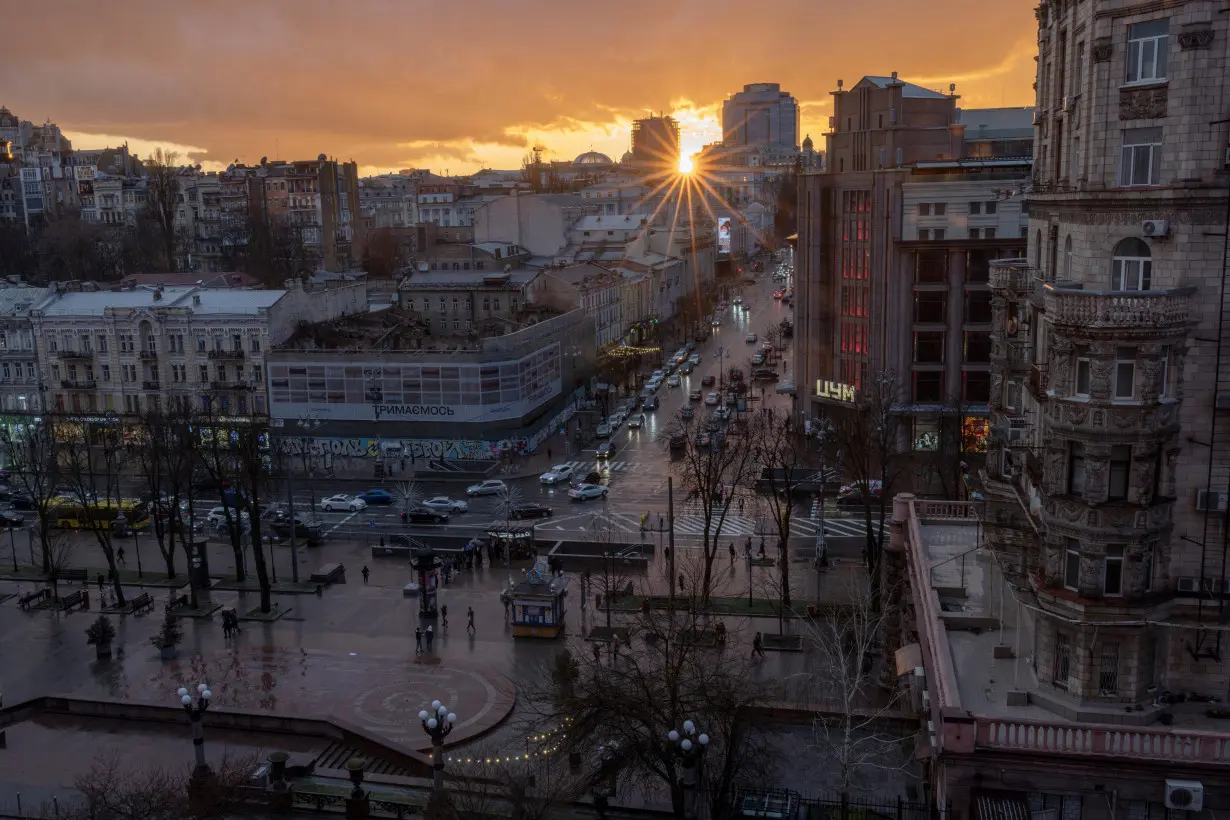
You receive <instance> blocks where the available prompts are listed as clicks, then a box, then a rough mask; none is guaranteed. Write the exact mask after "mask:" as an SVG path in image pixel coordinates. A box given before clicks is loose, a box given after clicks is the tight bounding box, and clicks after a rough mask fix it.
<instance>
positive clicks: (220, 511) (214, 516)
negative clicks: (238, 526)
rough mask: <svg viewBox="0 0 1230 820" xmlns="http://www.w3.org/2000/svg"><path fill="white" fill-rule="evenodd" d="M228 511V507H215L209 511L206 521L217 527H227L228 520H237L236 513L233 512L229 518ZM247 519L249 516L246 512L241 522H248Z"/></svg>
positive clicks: (241, 516)
mask: <svg viewBox="0 0 1230 820" xmlns="http://www.w3.org/2000/svg"><path fill="white" fill-rule="evenodd" d="M227 509H228V508H227V507H214V508H213V509H212V510H210V511H209V513H208V514H206V516H205V520H206V521H208V522H209V523H210V524H213V525H214V526H215V527H221V526H225V525H226V523H227V521H228V520H229V521H234V520H235V513H234V511H231V513H230V515H229V517H228V515H227ZM247 518H248V514H247V513H246V512H245V513H241V514H240V519H239V520H240V521H244V520H247Z"/></svg>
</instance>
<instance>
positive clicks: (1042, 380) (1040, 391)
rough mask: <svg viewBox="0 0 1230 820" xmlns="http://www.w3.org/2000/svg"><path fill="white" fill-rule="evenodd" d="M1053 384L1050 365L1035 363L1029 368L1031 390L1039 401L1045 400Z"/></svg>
mask: <svg viewBox="0 0 1230 820" xmlns="http://www.w3.org/2000/svg"><path fill="white" fill-rule="evenodd" d="M1050 383H1051V371H1050V365H1048V364H1046V363H1044V362H1034V364H1033V365H1031V366H1030V368H1029V389H1030V390H1031V391H1032V392H1033V394H1034V397H1035V398H1037V399H1045V397H1046V390H1047V388H1048V387H1049V386H1050Z"/></svg>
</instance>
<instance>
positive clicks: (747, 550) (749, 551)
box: [743, 535, 752, 558]
mask: <svg viewBox="0 0 1230 820" xmlns="http://www.w3.org/2000/svg"><path fill="white" fill-rule="evenodd" d="M743 552H744V553H745V554H746V555H747V557H748V558H751V557H752V536H750V535H749V536H748V537H747V543H746V544H744V545H743Z"/></svg>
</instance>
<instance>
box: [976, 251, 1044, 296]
mask: <svg viewBox="0 0 1230 820" xmlns="http://www.w3.org/2000/svg"><path fill="white" fill-rule="evenodd" d="M1037 274H1038V271H1037V270H1036V269H1034V268H1032V267H1030V266H1029V263H1028V262H1026V261H1025V260H1024V259H1013V260H1012V261H1011V262H1005V261H1003V260H997V261H992V262H991V270H990V276H989V277H988V279H987V283H988V284H989V285H990V287H991V289H992V290H1009V291H1017V292H1021V291H1028V290H1032V289H1033V287H1034V280H1035V279H1036V278H1037Z"/></svg>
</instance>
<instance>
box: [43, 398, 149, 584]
mask: <svg viewBox="0 0 1230 820" xmlns="http://www.w3.org/2000/svg"><path fill="white" fill-rule="evenodd" d="M61 427H62V428H63V429H65V431H66V432H65V434H64V438H62V439H60V440H59V441H57V444H58V445H59V453H58V463H59V470H60V475H61V478H62V486H63V489H64V498H63V499H61V501H62V502H67V503H70V504H71V505H72V506H73V507H74V508H76V509H77V510H78V511H79V512H77V513H75V516H77V517H79V518H80V519H82V520H83V521H84V524H85V526H87V527H89V529H90V532H92V533H93V534H94V539H95V541H96V542H97V543H98V546H99V548H100V549H101V550H102V552H103V556H104V557H105V558H106V560H107V567H108V569H110V571H111V583H112V587H113V588H114V590H115V603H116V605H117V606H120V607H122V606H124V604H125V600H124V587H123V584H122V583H121V582H120V573H119V566H118V563H117V557H116V544H115V539H116V536H118V535H121V534H122V533H121V529H120V528H119V527H117V526H116V525H115V519H116V518H118V514H119V513H120V512H121V511H122V509H123V508H122V506H121V504H122V501H123V497H122V495H121V493H120V475H121V473H122V472H123V470H124V464H125V461H126V458H125V451H124V448H123V446H122V445H121V442H120V427H119V423H118V419H113V420H111V422H110V423H108V424H107V425H106V426H105V427H103V428H102V429H101V431H100V432H99V436H98V439H99V440H100V441H101V444H99V445H93V446H92V442H91V441H90V439H89V437H88V435H87V428H86V426H85V425H84V424H65V425H61ZM51 515H52V516H55V515H56V513H55V511H54V510H53V511H52V512H51ZM134 523H135V522H134Z"/></svg>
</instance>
